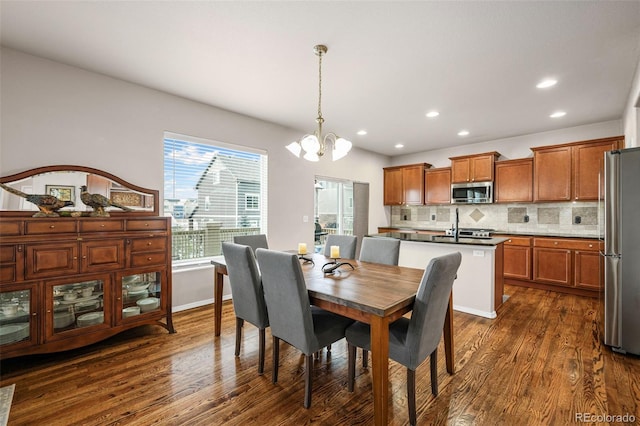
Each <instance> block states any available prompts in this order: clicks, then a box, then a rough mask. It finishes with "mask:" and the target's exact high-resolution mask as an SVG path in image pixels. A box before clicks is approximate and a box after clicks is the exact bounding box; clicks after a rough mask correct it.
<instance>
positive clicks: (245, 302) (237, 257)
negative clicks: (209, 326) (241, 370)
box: [222, 242, 269, 374]
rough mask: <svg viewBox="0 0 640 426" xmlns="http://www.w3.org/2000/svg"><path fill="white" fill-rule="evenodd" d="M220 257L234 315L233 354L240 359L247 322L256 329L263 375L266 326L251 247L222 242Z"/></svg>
mask: <svg viewBox="0 0 640 426" xmlns="http://www.w3.org/2000/svg"><path fill="white" fill-rule="evenodd" d="M222 253H223V254H224V259H225V261H226V263H227V273H228V274H229V284H230V285H231V296H232V297H233V310H234V311H235V314H236V351H235V355H236V356H238V355H240V342H241V340H242V327H243V326H244V322H245V321H247V322H249V323H251V324H253V325H255V326H256V327H258V331H259V336H258V374H262V373H263V372H264V348H265V329H266V328H267V327H268V326H269V316H268V314H267V304H266V302H265V301H264V291H263V288H262V278H261V277H260V272H259V270H258V265H257V263H256V258H255V255H254V254H253V251H252V250H251V247H249V246H245V245H241V244H235V243H229V242H224V243H222Z"/></svg>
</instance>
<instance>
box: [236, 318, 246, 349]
mask: <svg viewBox="0 0 640 426" xmlns="http://www.w3.org/2000/svg"><path fill="white" fill-rule="evenodd" d="M243 325H244V320H243V319H242V318H238V317H236V356H238V355H240V341H241V340H242V326H243Z"/></svg>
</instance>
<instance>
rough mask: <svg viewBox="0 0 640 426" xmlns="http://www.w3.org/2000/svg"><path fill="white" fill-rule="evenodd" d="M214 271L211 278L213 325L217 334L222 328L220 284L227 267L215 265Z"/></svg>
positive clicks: (222, 282)
mask: <svg viewBox="0 0 640 426" xmlns="http://www.w3.org/2000/svg"><path fill="white" fill-rule="evenodd" d="M215 269H216V272H215V275H214V279H213V322H214V326H215V335H216V336H219V335H220V331H221V330H222V285H223V284H224V276H225V275H226V274H227V269H226V268H223V267H220V266H216V268H215Z"/></svg>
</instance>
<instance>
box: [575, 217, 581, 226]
mask: <svg viewBox="0 0 640 426" xmlns="http://www.w3.org/2000/svg"><path fill="white" fill-rule="evenodd" d="M573 223H575V224H576V225H577V224H579V223H582V217H580V216H576V217H574V218H573Z"/></svg>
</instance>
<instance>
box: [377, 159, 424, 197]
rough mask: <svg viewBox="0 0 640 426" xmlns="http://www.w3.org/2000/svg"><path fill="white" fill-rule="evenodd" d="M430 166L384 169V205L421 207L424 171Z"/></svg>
mask: <svg viewBox="0 0 640 426" xmlns="http://www.w3.org/2000/svg"><path fill="white" fill-rule="evenodd" d="M427 167H431V165H430V164H426V163H420V164H410V165H406V166H396V167H385V168H384V169H383V173H384V205H385V206H397V205H408V204H411V205H422V204H424V170H425V169H426V168H427Z"/></svg>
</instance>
